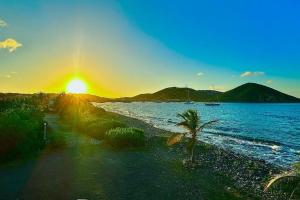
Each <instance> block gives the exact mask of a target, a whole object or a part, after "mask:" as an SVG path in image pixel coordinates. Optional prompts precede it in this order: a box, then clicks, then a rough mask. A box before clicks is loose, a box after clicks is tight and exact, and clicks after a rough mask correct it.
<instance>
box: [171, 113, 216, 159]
mask: <svg viewBox="0 0 300 200" xmlns="http://www.w3.org/2000/svg"><path fill="white" fill-rule="evenodd" d="M178 116H179V117H180V118H181V119H182V121H181V122H179V123H177V126H181V127H183V128H185V129H186V130H187V131H188V132H187V133H178V134H174V135H172V136H171V137H170V138H169V139H168V141H167V144H168V145H169V146H171V145H174V144H176V143H178V142H180V141H181V140H182V138H184V137H187V138H188V140H189V141H188V143H187V150H188V152H189V154H190V159H189V161H190V162H191V163H194V162H195V155H194V149H195V145H196V143H197V135H198V134H199V133H201V131H202V130H203V129H204V128H206V127H208V126H211V125H213V124H214V123H216V122H217V120H213V121H209V122H206V123H204V124H201V123H200V116H199V115H198V112H197V111H196V110H187V111H185V112H183V113H182V114H178Z"/></svg>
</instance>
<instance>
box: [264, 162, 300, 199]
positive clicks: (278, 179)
mask: <svg viewBox="0 0 300 200" xmlns="http://www.w3.org/2000/svg"><path fill="white" fill-rule="evenodd" d="M280 184H286V186H287V189H290V190H291V193H290V196H289V199H292V198H293V197H294V195H295V192H296V191H297V190H299V189H300V162H296V163H295V164H294V165H293V169H292V170H291V171H289V172H284V173H282V174H278V175H276V176H275V177H273V178H272V179H271V180H270V181H269V182H268V184H267V185H266V187H265V190H264V191H265V192H267V191H269V190H270V189H271V188H273V187H276V186H277V185H280Z"/></svg>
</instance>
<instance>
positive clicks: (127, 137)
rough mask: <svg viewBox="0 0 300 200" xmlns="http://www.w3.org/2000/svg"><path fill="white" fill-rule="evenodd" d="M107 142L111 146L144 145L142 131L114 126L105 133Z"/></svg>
mask: <svg viewBox="0 0 300 200" xmlns="http://www.w3.org/2000/svg"><path fill="white" fill-rule="evenodd" d="M106 140H107V142H108V143H109V144H110V145H111V146H113V147H140V146H143V145H145V135H144V131H143V130H141V129H137V128H132V127H131V128H115V129H111V130H110V131H108V132H107V133H106Z"/></svg>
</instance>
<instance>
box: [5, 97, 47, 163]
mask: <svg viewBox="0 0 300 200" xmlns="http://www.w3.org/2000/svg"><path fill="white" fill-rule="evenodd" d="M0 105H1V106H0V108H1V111H0V157H1V160H2V161H5V160H8V159H13V158H17V157H23V156H25V155H29V154H31V153H33V152H36V151H38V150H40V149H42V148H43V146H44V140H43V123H44V122H43V117H44V114H43V109H44V105H43V101H42V99H41V98H40V97H39V96H36V95H34V96H31V97H23V96H22V97H13V98H11V97H9V98H3V99H1V100H0Z"/></svg>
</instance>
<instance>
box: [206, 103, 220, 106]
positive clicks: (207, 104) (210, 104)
mask: <svg viewBox="0 0 300 200" xmlns="http://www.w3.org/2000/svg"><path fill="white" fill-rule="evenodd" d="M205 105H206V106H219V105H220V104H219V103H205Z"/></svg>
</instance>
